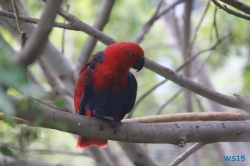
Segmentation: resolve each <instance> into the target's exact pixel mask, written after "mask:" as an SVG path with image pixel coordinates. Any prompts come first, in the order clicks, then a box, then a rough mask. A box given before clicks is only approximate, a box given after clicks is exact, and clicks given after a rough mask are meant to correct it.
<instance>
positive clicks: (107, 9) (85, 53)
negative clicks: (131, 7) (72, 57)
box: [75, 0, 115, 76]
mask: <svg viewBox="0 0 250 166" xmlns="http://www.w3.org/2000/svg"><path fill="white" fill-rule="evenodd" d="M114 4H115V0H105V1H103V4H102V7H101V10H100V11H99V14H98V16H97V18H96V20H95V22H94V25H93V28H96V29H98V30H100V31H102V30H103V29H104V27H105V25H106V24H107V23H108V21H109V17H110V14H111V11H112V8H113V6H114ZM96 43H97V40H96V39H94V38H93V37H91V36H88V38H87V39H86V41H85V43H84V45H83V46H82V49H81V52H80V54H79V56H78V59H77V64H76V69H75V76H78V73H79V71H80V69H81V67H82V65H83V64H84V63H86V62H87V61H88V60H89V57H90V56H91V53H92V51H93V49H94V48H95V46H96Z"/></svg>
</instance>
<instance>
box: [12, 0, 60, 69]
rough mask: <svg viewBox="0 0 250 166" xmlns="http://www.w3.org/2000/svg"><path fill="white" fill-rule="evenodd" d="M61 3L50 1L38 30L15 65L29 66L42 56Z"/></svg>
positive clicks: (16, 59) (15, 61)
mask: <svg viewBox="0 0 250 166" xmlns="http://www.w3.org/2000/svg"><path fill="white" fill-rule="evenodd" d="M61 3H62V0H58V1H52V0H50V1H48V4H47V5H46V7H45V9H44V11H43V14H42V17H41V20H40V22H39V23H38V27H37V29H36V30H35V32H34V34H33V35H31V37H30V39H29V40H28V43H27V45H26V47H24V49H23V50H22V51H21V52H20V53H19V55H18V56H16V57H15V59H14V63H16V64H22V65H23V66H28V65H29V64H31V63H33V62H34V61H35V60H36V58H37V57H38V56H39V55H40V54H41V51H42V50H43V48H44V47H45V45H46V43H47V41H48V36H49V34H50V32H51V30H52V27H53V24H54V21H55V18H56V15H57V13H58V11H59V8H60V5H61Z"/></svg>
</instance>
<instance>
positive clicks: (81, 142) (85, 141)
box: [76, 136, 108, 148]
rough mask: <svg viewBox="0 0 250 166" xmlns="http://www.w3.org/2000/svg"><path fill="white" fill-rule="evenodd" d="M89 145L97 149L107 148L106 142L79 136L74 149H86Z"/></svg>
mask: <svg viewBox="0 0 250 166" xmlns="http://www.w3.org/2000/svg"><path fill="white" fill-rule="evenodd" d="M91 145H95V146H97V147H99V148H106V147H107V146H108V140H104V139H97V138H88V137H83V136H79V138H78V141H77V145H76V147H77V148H86V147H89V146H91Z"/></svg>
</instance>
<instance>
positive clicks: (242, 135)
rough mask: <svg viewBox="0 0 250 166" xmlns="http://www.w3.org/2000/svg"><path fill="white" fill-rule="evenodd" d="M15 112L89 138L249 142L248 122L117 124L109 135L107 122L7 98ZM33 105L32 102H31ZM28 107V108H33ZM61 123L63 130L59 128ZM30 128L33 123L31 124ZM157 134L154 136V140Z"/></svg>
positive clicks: (24, 117)
mask: <svg viewBox="0 0 250 166" xmlns="http://www.w3.org/2000/svg"><path fill="white" fill-rule="evenodd" d="M9 99H10V100H11V101H12V102H13V104H14V105H15V107H16V109H17V110H18V111H17V113H16V116H17V117H19V118H22V119H26V120H28V121H31V122H33V121H35V120H36V118H38V116H39V115H40V116H39V118H42V119H43V121H42V122H41V123H40V124H39V125H38V126H41V127H45V128H50V129H56V130H60V131H65V132H68V133H73V134H78V135H83V136H87V137H93V138H101V139H110V140H117V141H125V142H134V143H138V142H141V143H170V144H177V143H178V142H179V141H180V140H184V141H185V143H190V142H206V143H208V142H248V141H250V137H249V135H250V128H249V127H248V126H249V125H250V121H240V122H236V121H229V122H228V121H224V122H220V121H215V122H178V123H177V122H174V123H157V124H144V123H142V124H141V123H138V124H135V123H118V124H117V125H118V131H117V133H116V134H113V129H112V128H111V127H110V125H109V123H108V122H106V121H104V120H100V119H98V118H91V117H85V116H79V115H76V114H72V113H67V112H62V111H59V110H56V109H53V108H50V107H48V106H46V105H42V104H36V106H30V107H29V108H27V109H22V108H20V106H19V104H18V103H19V101H20V100H21V98H17V97H14V96H9ZM33 104H34V103H33ZM33 104H32V105H33ZM58 123H64V124H65V125H66V126H67V129H66V128H60V126H58ZM33 125H34V124H33ZM156 135H157V137H155V136H156Z"/></svg>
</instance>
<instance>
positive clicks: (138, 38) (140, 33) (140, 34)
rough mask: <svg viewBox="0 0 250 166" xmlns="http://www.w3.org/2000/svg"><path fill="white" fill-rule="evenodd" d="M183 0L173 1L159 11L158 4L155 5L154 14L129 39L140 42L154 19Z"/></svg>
mask: <svg viewBox="0 0 250 166" xmlns="http://www.w3.org/2000/svg"><path fill="white" fill-rule="evenodd" d="M183 1H184V0H178V1H175V2H174V3H172V4H171V5H169V6H167V8H164V9H162V11H161V12H159V9H160V7H161V6H160V5H161V3H160V4H159V6H158V7H157V9H156V11H155V12H154V14H153V15H152V16H151V17H150V19H149V20H148V21H147V22H146V23H145V24H144V25H143V27H142V28H141V29H140V30H139V31H138V33H137V34H136V35H135V37H134V38H133V39H132V40H131V41H132V42H134V43H140V42H141V41H142V40H143V38H144V36H145V34H146V33H147V32H148V31H149V29H150V28H151V27H152V26H153V24H154V22H155V21H156V20H158V19H159V18H160V17H161V16H163V15H164V14H166V13H167V12H168V11H170V10H171V9H173V8H174V7H175V6H176V5H178V4H179V3H181V2H183Z"/></svg>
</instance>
